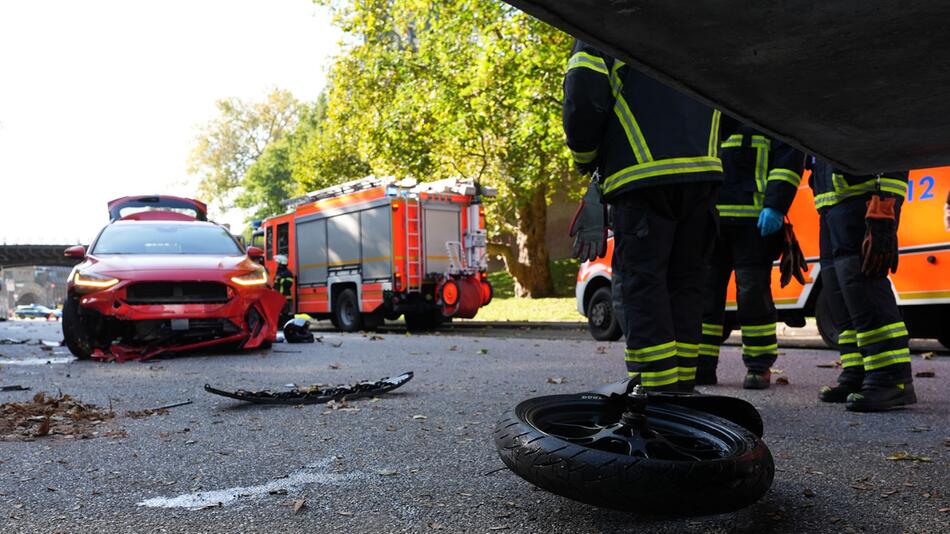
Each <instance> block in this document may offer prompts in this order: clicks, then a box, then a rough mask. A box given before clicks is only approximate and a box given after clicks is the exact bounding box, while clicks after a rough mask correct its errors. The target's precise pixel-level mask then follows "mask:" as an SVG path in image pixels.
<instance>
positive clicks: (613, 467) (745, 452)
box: [494, 393, 775, 515]
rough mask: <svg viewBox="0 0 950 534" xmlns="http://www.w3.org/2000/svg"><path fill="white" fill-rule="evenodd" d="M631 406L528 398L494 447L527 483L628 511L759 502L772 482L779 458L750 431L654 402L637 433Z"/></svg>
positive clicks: (719, 509) (694, 511)
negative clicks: (628, 418)
mask: <svg viewBox="0 0 950 534" xmlns="http://www.w3.org/2000/svg"><path fill="white" fill-rule="evenodd" d="M624 408H625V405H624V403H623V402H618V401H616V400H610V399H608V397H604V396H602V395H597V394H590V393H581V394H575V395H553V396H546V397H537V398H533V399H528V400H526V401H523V402H522V403H520V404H518V405H517V406H515V408H514V409H513V410H511V411H510V412H509V413H508V414H507V415H506V416H505V417H504V418H502V420H501V421H499V422H498V424H497V426H496V429H495V432H494V441H495V446H496V447H497V449H498V453H499V455H500V456H501V459H502V461H503V462H504V463H505V465H507V466H508V468H509V469H511V470H512V471H514V472H515V473H516V474H518V476H520V477H521V478H523V479H525V480H527V481H528V482H531V483H532V484H534V485H536V486H538V487H540V488H542V489H545V490H547V491H550V492H552V493H555V494H557V495H561V496H563V497H567V498H570V499H574V500H576V501H580V502H583V503H587V504H591V505H594V506H602V507H607V508H613V509H617V510H622V511H627V512H636V513H642V514H661V515H703V514H716V513H723V512H729V511H734V510H738V509H740V508H743V507H745V506H748V505H750V504H752V503H754V502H755V501H756V500H758V499H759V498H760V497H762V495H764V494H765V492H766V491H768V489H769V487H770V486H771V484H772V479H773V477H774V474H775V465H774V463H773V460H772V455H771V453H770V452H769V450H768V448H767V447H766V446H765V443H764V442H763V441H762V440H761V439H759V438H758V437H756V436H755V435H754V434H753V433H752V432H750V431H749V430H747V429H745V428H742V427H740V426H738V425H736V424H734V423H731V422H729V421H726V420H725V419H721V418H719V417H716V416H713V415H711V414H707V413H704V412H699V411H696V410H691V409H688V408H684V407H681V406H675V405H672V404H663V403H652V404H648V405H647V408H646V410H645V415H646V419H647V424H648V427H649V429H650V430H648V431H647V432H646V433H645V434H644V437H640V438H630V437H629V436H625V435H624V434H625V432H624V430H623V425H621V424H620V417H621V415H622V413H623V411H624ZM644 438H645V439H644Z"/></svg>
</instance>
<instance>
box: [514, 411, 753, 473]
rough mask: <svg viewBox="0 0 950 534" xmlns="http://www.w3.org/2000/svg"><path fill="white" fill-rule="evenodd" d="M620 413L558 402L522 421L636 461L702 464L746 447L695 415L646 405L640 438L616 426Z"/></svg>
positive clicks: (738, 436)
mask: <svg viewBox="0 0 950 534" xmlns="http://www.w3.org/2000/svg"><path fill="white" fill-rule="evenodd" d="M623 411H624V405H623V403H622V402H608V401H607V400H606V399H597V400H594V399H583V398H577V397H575V398H573V399H563V398H562V399H560V401H559V402H551V403H545V404H544V405H540V406H536V407H533V408H529V409H528V410H526V411H525V413H524V419H525V421H526V422H527V423H528V424H530V425H531V426H533V427H535V428H537V429H538V430H540V431H541V432H543V433H545V434H548V435H550V436H554V437H556V438H559V439H562V440H565V441H568V442H570V443H573V444H574V445H579V446H582V447H587V448H591V449H596V450H600V451H604V452H610V453H614V454H620V455H624V456H633V457H638V458H650V459H655V460H667V461H688V462H703V461H714V460H719V459H722V458H729V457H734V456H737V455H739V454H742V453H743V452H744V451H746V450H747V449H748V443H747V439H746V437H745V436H743V435H742V434H741V433H740V432H737V431H734V430H732V429H731V428H729V427H727V426H725V425H723V424H721V423H720V422H719V421H717V420H715V419H710V417H711V416H708V415H706V414H702V413H700V412H695V411H692V410H686V409H682V408H671V407H666V406H659V405H648V406H647V408H646V417H647V424H648V427H649V430H647V431H645V432H643V433H642V434H641V433H639V432H631V431H630V430H631V429H630V428H629V427H627V426H625V425H623V424H621V422H620V417H621V415H622V414H623Z"/></svg>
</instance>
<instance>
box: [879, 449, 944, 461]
mask: <svg viewBox="0 0 950 534" xmlns="http://www.w3.org/2000/svg"><path fill="white" fill-rule="evenodd" d="M884 459H885V460H890V461H892V462H932V461H933V460H932V459H930V458H929V457H927V456H917V455H915V454H909V453H908V452H907V451H897V452H895V453H894V454H892V455H890V456H887V457H885V458H884Z"/></svg>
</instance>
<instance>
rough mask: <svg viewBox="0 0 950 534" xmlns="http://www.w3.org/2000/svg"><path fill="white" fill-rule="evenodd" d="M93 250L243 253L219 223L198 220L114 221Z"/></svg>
mask: <svg viewBox="0 0 950 534" xmlns="http://www.w3.org/2000/svg"><path fill="white" fill-rule="evenodd" d="M93 253H94V254H210V255H222V256H236V255H239V254H241V253H242V251H241V248H240V247H239V246H238V244H237V242H235V241H234V238H232V237H231V235H230V234H229V233H228V232H227V230H225V229H224V228H221V227H220V226H210V225H205V224H195V223H184V224H174V223H158V224H154V223H146V224H114V225H111V226H107V227H106V228H105V230H103V231H102V234H101V235H100V236H99V239H97V240H96V245H95V249H94V250H93Z"/></svg>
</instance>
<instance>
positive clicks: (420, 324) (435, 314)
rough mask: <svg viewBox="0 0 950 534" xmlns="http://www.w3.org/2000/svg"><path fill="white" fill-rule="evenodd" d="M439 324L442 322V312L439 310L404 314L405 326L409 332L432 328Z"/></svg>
mask: <svg viewBox="0 0 950 534" xmlns="http://www.w3.org/2000/svg"><path fill="white" fill-rule="evenodd" d="M440 324H442V312H441V311H440V310H431V311H426V312H417V313H407V314H406V328H407V329H408V330H409V331H410V332H425V331H427V330H434V329H436V328H438V326H439V325H440Z"/></svg>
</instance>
